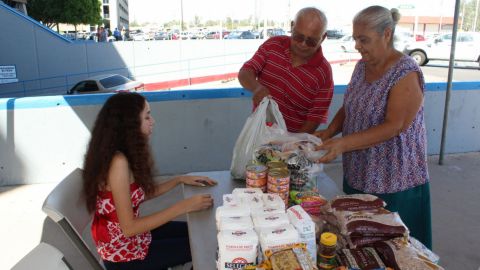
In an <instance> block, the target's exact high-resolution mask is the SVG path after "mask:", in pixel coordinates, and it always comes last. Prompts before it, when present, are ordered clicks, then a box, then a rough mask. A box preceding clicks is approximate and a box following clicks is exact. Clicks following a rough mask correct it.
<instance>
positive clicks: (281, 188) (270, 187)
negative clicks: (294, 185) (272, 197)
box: [267, 182, 290, 193]
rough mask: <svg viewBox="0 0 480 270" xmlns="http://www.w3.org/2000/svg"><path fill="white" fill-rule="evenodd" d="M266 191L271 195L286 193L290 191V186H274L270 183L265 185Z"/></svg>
mask: <svg viewBox="0 0 480 270" xmlns="http://www.w3.org/2000/svg"><path fill="white" fill-rule="evenodd" d="M267 189H268V191H269V192H271V193H272V192H273V193H278V192H282V193H288V192H289V191H290V185H274V184H272V183H270V182H269V183H268V184H267Z"/></svg>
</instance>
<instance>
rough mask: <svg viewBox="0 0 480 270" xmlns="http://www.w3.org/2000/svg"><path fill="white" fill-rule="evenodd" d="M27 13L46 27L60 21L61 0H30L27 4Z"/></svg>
mask: <svg viewBox="0 0 480 270" xmlns="http://www.w3.org/2000/svg"><path fill="white" fill-rule="evenodd" d="M27 12H28V15H29V16H30V17H32V18H34V19H35V20H37V21H39V22H41V23H43V24H44V25H46V26H48V27H53V26H55V25H58V23H60V22H61V18H62V12H63V1H62V0H30V1H28V4H27Z"/></svg>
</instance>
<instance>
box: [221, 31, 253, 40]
mask: <svg viewBox="0 0 480 270" xmlns="http://www.w3.org/2000/svg"><path fill="white" fill-rule="evenodd" d="M225 39H255V35H254V34H252V32H250V31H235V32H230V34H228V35H227V36H226V37H225Z"/></svg>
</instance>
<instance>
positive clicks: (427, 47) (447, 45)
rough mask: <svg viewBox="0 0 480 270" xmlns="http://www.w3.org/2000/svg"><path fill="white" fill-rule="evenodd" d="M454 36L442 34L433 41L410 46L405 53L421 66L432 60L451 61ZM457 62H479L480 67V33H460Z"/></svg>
mask: <svg viewBox="0 0 480 270" xmlns="http://www.w3.org/2000/svg"><path fill="white" fill-rule="evenodd" d="M451 46H452V34H451V33H448V34H442V35H440V36H438V37H436V38H435V39H434V40H433V41H419V42H414V43H411V44H409V45H408V46H407V47H406V48H405V50H404V53H405V54H408V55H410V56H411V57H413V59H415V61H416V62H417V63H418V64H419V65H422V66H423V65H425V64H427V63H428V62H429V61H430V60H446V61H448V60H449V59H450V50H451ZM455 61H467V62H478V63H479V65H480V33H476V32H459V33H457V43H456V45H455Z"/></svg>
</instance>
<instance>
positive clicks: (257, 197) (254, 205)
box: [241, 193, 263, 212]
mask: <svg viewBox="0 0 480 270" xmlns="http://www.w3.org/2000/svg"><path fill="white" fill-rule="evenodd" d="M241 204H242V205H244V206H247V207H249V208H250V212H252V211H256V210H259V209H263V199H262V195H261V194H255V193H254V194H243V196H242V197H241Z"/></svg>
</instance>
